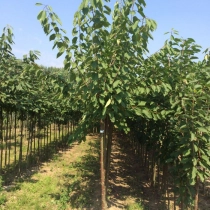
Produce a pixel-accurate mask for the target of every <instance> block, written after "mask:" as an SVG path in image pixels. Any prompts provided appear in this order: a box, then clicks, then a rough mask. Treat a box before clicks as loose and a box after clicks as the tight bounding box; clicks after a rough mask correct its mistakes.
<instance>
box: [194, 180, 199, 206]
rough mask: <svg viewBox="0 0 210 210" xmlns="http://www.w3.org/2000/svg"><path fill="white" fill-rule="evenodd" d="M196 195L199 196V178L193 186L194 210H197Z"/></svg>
mask: <svg viewBox="0 0 210 210" xmlns="http://www.w3.org/2000/svg"><path fill="white" fill-rule="evenodd" d="M198 195H199V177H197V178H196V184H195V203H194V210H198Z"/></svg>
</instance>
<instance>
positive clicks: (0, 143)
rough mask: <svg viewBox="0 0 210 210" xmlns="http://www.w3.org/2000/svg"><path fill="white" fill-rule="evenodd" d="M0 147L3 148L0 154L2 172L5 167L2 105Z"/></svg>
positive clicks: (0, 110) (0, 111)
mask: <svg viewBox="0 0 210 210" xmlns="http://www.w3.org/2000/svg"><path fill="white" fill-rule="evenodd" d="M0 147H1V148H0V149H1V155H0V157H1V158H0V174H1V172H2V169H3V150H4V145H3V109H2V107H0Z"/></svg>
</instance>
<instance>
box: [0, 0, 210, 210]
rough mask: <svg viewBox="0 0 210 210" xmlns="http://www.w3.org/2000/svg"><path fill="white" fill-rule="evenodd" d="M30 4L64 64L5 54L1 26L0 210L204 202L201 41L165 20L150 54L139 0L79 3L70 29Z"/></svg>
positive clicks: (207, 62) (205, 79) (206, 84)
mask: <svg viewBox="0 0 210 210" xmlns="http://www.w3.org/2000/svg"><path fill="white" fill-rule="evenodd" d="M36 6H38V7H39V8H41V9H40V11H39V13H38V14H37V20H38V21H39V22H40V27H41V28H42V30H43V32H44V33H45V34H46V36H47V37H48V38H49V41H50V42H52V43H53V45H52V47H53V49H54V48H55V49H56V50H57V54H56V56H57V58H58V57H60V56H62V55H63V56H64V60H63V67H62V68H56V67H45V66H41V65H38V64H37V59H39V57H40V52H39V51H36V50H34V51H29V53H28V54H27V55H24V56H23V58H22V59H18V58H16V57H15V56H14V54H13V49H12V46H13V45H14V34H13V29H12V27H11V26H9V25H7V26H6V27H4V29H3V32H2V35H1V36H0V179H1V185H0V204H1V208H2V209H9V210H12V209H58V210H59V209H96V210H99V209H100V210H106V209H107V208H109V209H130V210H131V209H135V210H137V209H145V210H146V209H150V210H153V209H154V210H156V209H159V210H162V209H163V210H164V209H166V210H178V209H180V210H188V209H190V210H206V209H210V207H209V205H210V204H209V203H210V202H209V194H210V191H209V189H210V186H209V177H210V151H209V148H210V48H207V49H204V50H203V49H202V47H201V46H200V45H198V44H197V43H196V41H195V40H194V39H193V38H183V37H182V36H181V35H179V32H178V31H176V30H175V29H173V28H172V29H171V30H170V31H168V32H166V33H165V34H166V37H167V38H166V41H165V42H164V43H163V45H162V47H161V48H160V49H159V50H157V51H156V52H155V53H154V54H149V49H148V46H149V41H150V40H151V39H153V37H152V34H153V32H154V31H155V30H156V28H157V23H156V21H155V20H153V19H151V18H148V17H147V15H146V14H145V13H144V8H145V7H146V1H144V0H124V1H120V3H119V2H118V1H116V2H115V4H114V5H113V6H112V7H109V0H82V1H81V5H80V7H79V8H78V10H77V11H76V12H75V15H74V18H73V23H72V33H71V35H70V36H67V31H66V30H65V29H64V28H63V26H62V21H61V20H60V18H59V17H58V15H57V14H56V13H55V12H54V10H53V9H52V7H51V6H50V5H43V4H42V3H36ZM41 28H40V29H41ZM202 51H203V59H199V58H198V57H197V54H198V53H200V52H202ZM90 133H95V135H90ZM96 134H97V135H96ZM86 137H87V139H86ZM85 139H86V140H85Z"/></svg>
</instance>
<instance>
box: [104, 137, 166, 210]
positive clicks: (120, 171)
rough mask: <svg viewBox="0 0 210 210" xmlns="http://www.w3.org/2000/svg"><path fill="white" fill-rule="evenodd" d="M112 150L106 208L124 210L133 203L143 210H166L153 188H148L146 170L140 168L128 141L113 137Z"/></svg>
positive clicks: (136, 156)
mask: <svg viewBox="0 0 210 210" xmlns="http://www.w3.org/2000/svg"><path fill="white" fill-rule="evenodd" d="M112 148H113V149H112V153H111V166H110V175H109V188H108V206H109V207H110V206H115V207H116V208H119V209H126V207H127V204H128V203H130V202H135V203H141V204H142V205H143V207H144V209H149V210H158V209H160V210H163V209H167V207H166V205H165V203H163V202H162V201H161V198H160V196H159V195H157V193H156V190H155V188H152V187H150V184H149V181H148V178H147V175H146V169H145V168H144V167H142V166H140V160H139V156H138V155H137V154H135V152H134V149H133V146H132V145H131V143H130V142H129V140H127V139H126V138H124V137H123V136H120V137H115V138H114V141H113V147H112Z"/></svg>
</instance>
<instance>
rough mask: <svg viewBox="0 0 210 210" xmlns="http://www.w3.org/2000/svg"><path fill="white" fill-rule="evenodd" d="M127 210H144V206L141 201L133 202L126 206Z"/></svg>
mask: <svg viewBox="0 0 210 210" xmlns="http://www.w3.org/2000/svg"><path fill="white" fill-rule="evenodd" d="M126 209H127V210H144V206H143V205H142V204H141V203H140V202H139V203H132V204H129V205H127V206H126Z"/></svg>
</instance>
